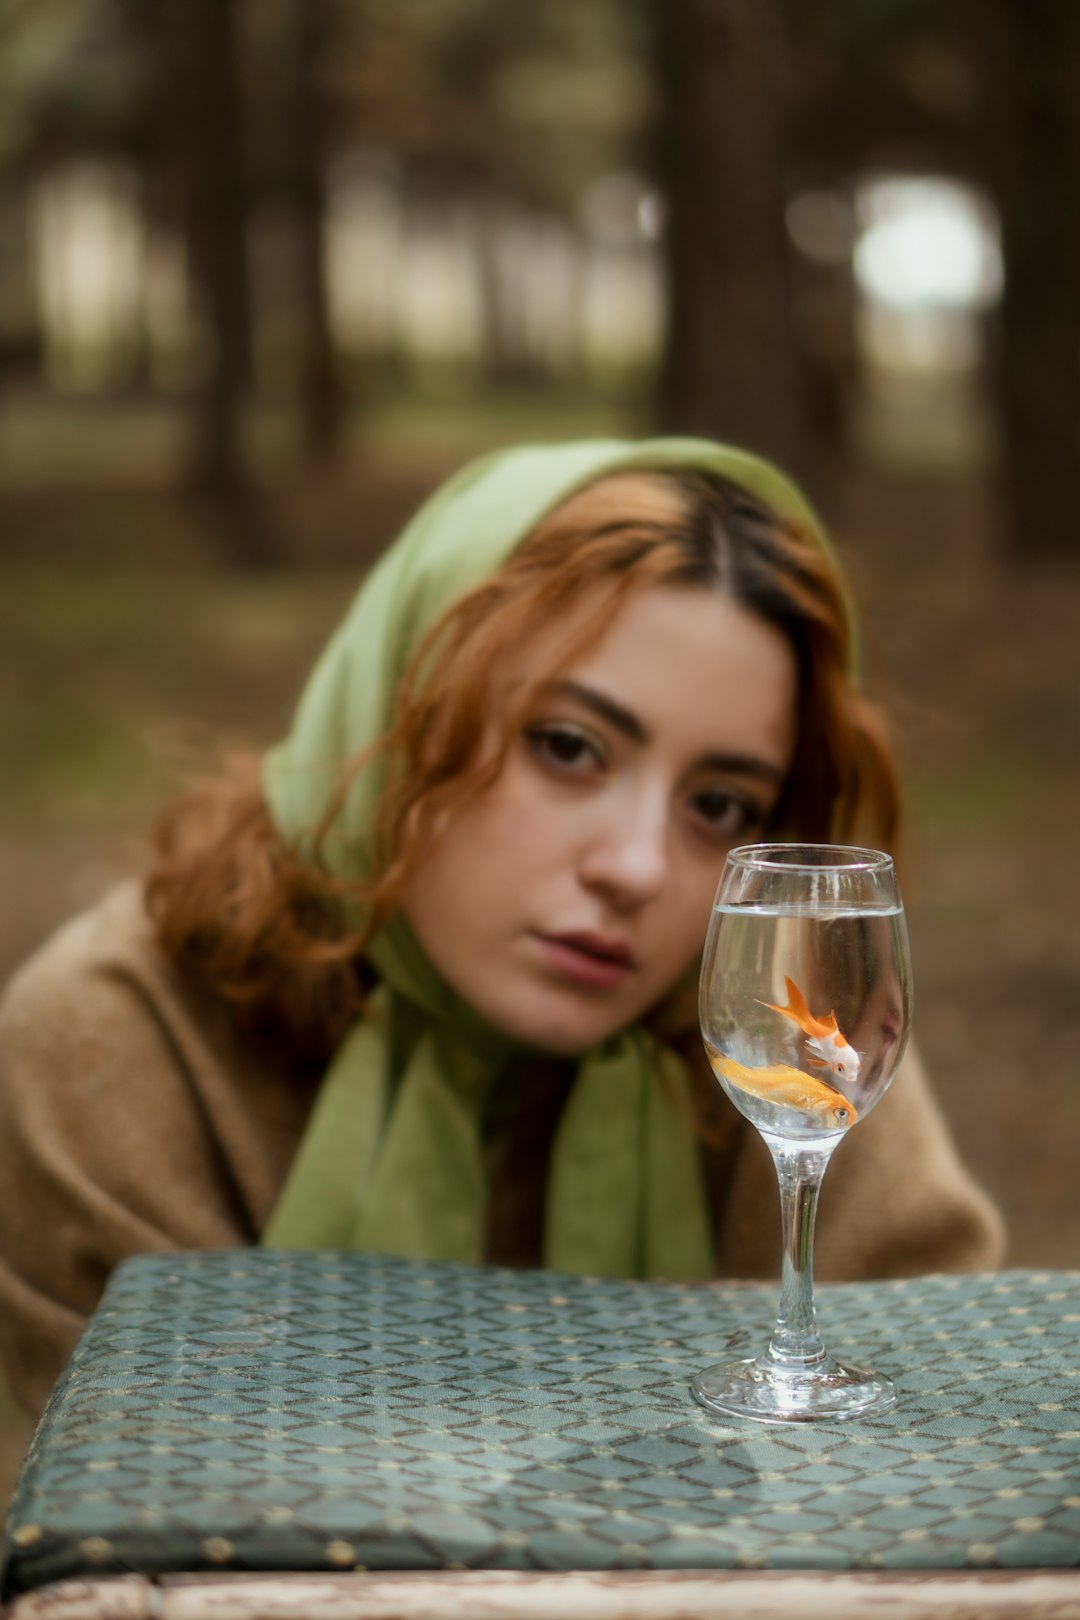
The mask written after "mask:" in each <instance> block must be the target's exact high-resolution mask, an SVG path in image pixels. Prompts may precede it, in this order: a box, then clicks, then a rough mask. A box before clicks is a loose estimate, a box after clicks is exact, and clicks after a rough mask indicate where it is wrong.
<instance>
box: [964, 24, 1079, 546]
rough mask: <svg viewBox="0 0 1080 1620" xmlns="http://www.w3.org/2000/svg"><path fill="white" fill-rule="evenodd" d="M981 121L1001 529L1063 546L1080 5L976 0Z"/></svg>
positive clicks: (1069, 503)
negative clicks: (996, 252) (994, 311)
mask: <svg viewBox="0 0 1080 1620" xmlns="http://www.w3.org/2000/svg"><path fill="white" fill-rule="evenodd" d="M972 19H973V22H977V23H978V27H977V28H976V29H975V30H973V32H972V34H971V37H972V38H973V39H981V40H982V52H983V63H984V67H985V75H984V78H983V83H982V100H983V132H984V137H985V141H986V151H987V157H988V161H989V164H990V172H991V175H992V183H993V188H994V194H995V200H996V202H997V205H998V209H999V210H1000V214H1001V231H1002V247H1003V253H1004V261H1005V290H1004V297H1003V301H1002V306H1001V321H1000V332H999V337H1000V343H999V348H998V352H997V354H996V356H995V360H996V375H997V382H998V391H999V399H1000V415H1001V420H1002V425H1003V428H1004V438H1005V446H1004V450H1005V455H1004V464H1005V468H1004V470H1005V476H1006V480H1007V521H1008V531H1009V539H1010V543H1011V545H1012V546H1013V547H1014V549H1015V550H1016V551H1017V552H1018V553H1020V552H1030V551H1033V550H1041V551H1046V552H1052V551H1066V550H1072V549H1074V548H1075V546H1076V522H1077V513H1078V512H1080V362H1078V356H1080V213H1078V211H1077V205H1076V199H1077V197H1078V196H1080V105H1078V100H1077V85H1078V84H1080V6H1077V5H1075V4H1072V3H1065V4H1062V0H1025V3H1024V4H1023V5H1017V4H1016V3H1015V0H980V3H979V4H978V5H977V6H974V7H973V10H972Z"/></svg>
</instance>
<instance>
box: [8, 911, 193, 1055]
mask: <svg viewBox="0 0 1080 1620" xmlns="http://www.w3.org/2000/svg"><path fill="white" fill-rule="evenodd" d="M125 975H131V976H134V977H136V978H138V979H142V980H153V979H160V980H164V979H167V978H168V976H169V970H168V965H167V963H166V962H165V959H164V957H163V955H162V953H161V951H160V950H159V948H158V946H157V943H156V940H155V937H154V929H153V924H152V922H151V920H150V917H149V915H148V913H147V911H146V906H145V902H144V897H143V888H142V885H141V884H140V883H138V882H136V881H134V880H131V881H128V882H124V883H120V884H117V885H116V886H115V887H113V888H111V889H109V890H108V891H107V892H106V893H105V894H104V895H103V896H102V897H101V898H100V899H99V900H98V901H97V902H96V903H95V904H94V905H92V906H90V907H88V908H87V909H86V910H85V911H82V912H79V913H78V914H77V915H76V916H74V917H72V918H71V919H70V920H69V921H68V922H66V923H64V924H63V925H62V926H61V927H60V928H59V929H57V931H56V932H55V933H54V934H52V935H51V936H50V937H49V938H48V939H46V940H45V941H44V943H43V944H41V945H40V946H39V947H38V948H37V950H35V951H34V952H33V954H32V955H31V956H29V957H28V958H27V960H26V961H25V962H24V963H23V964H22V966H21V967H19V968H17V969H16V970H15V972H14V973H13V974H12V976H11V978H10V980H9V981H8V983H7V986H6V987H5V989H4V991H3V994H2V995H0V1028H4V1027H10V1026H11V1024H12V1023H14V1024H16V1025H17V1024H18V1023H20V1022H21V1021H22V1020H23V1019H24V1018H25V1017H28V1016H30V1017H33V1018H34V1019H35V1020H37V1019H40V1018H42V1017H47V1018H54V1017H60V1016H62V1015H63V1013H64V1012H65V1011H67V1012H70V1010H71V1009H73V1008H74V1007H76V1006H77V1005H78V1003H79V1001H80V998H81V996H82V995H83V994H84V993H85V992H86V991H87V989H88V988H89V987H90V986H91V985H93V984H94V983H95V982H97V983H101V982H103V981H106V980H108V979H110V978H116V977H123V976H125Z"/></svg>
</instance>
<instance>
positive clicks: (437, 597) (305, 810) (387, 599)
mask: <svg viewBox="0 0 1080 1620" xmlns="http://www.w3.org/2000/svg"><path fill="white" fill-rule="evenodd" d="M664 468H668V469H683V470H694V471H700V472H705V473H718V474H721V475H722V476H724V477H725V478H728V479H730V480H731V481H733V482H735V483H737V484H740V485H742V487H743V488H745V489H747V490H748V491H749V492H750V493H751V494H753V495H756V496H757V497H758V498H759V499H761V500H763V501H764V502H765V503H766V504H768V505H770V506H771V507H773V508H774V510H777V511H780V512H782V513H784V514H787V515H789V516H793V517H795V518H797V519H799V520H800V521H802V522H803V523H805V524H806V525H807V526H808V527H809V528H810V529H811V530H812V531H813V532H814V533H815V534H816V535H817V536H818V537H819V538H820V540H821V544H822V546H823V549H825V550H826V552H827V551H828V542H827V541H826V540H825V538H824V536H823V535H822V533H821V530H820V527H819V525H818V523H817V520H816V519H815V517H814V514H813V512H812V511H811V509H810V508H809V507H808V505H807V503H806V502H805V500H804V499H803V497H802V496H801V495H800V493H799V492H798V490H797V489H796V488H795V487H794V486H793V485H792V484H791V483H790V482H789V481H788V480H787V479H786V478H785V477H784V476H783V475H782V474H781V473H780V472H778V471H777V470H776V469H775V468H774V467H772V466H770V465H769V464H768V463H767V462H764V461H761V460H760V459H758V458H757V457H755V456H752V455H749V454H747V453H746V452H744V451H740V450H735V449H731V448H729V447H726V446H723V445H718V444H713V443H711V442H710V441H708V440H704V439H654V440H648V441H644V442H641V443H638V444H632V443H623V442H620V441H617V440H594V441H589V442H584V443H577V444H570V445H539V446H528V447H524V448H520V449H514V450H509V451H505V452H497V453H495V454H494V455H490V456H486V457H483V458H482V459H480V460H479V461H476V462H473V463H472V464H470V465H469V466H467V467H465V468H464V469H463V470H462V471H461V472H459V473H458V474H457V475H456V476H455V477H454V478H452V479H450V480H449V481H448V482H447V483H446V484H444V485H443V486H442V488H440V489H439V490H437V491H436V492H435V494H434V495H433V496H432V497H431V498H430V499H429V500H428V501H427V502H426V503H425V505H424V506H422V507H421V509H420V510H419V512H418V513H417V514H416V516H415V517H414V518H413V519H412V521H411V522H410V523H409V524H408V526H407V527H406V528H405V530H404V531H403V532H402V534H401V535H400V536H399V537H398V539H397V541H396V542H395V543H394V545H393V546H391V547H390V549H389V550H388V551H387V552H386V553H385V554H384V555H383V557H382V558H381V559H380V561H379V562H378V563H377V565H376V566H375V568H374V569H373V570H372V572H371V574H370V575H369V577H368V579H367V581H366V582H365V584H364V585H363V586H362V588H361V590H360V592H359V594H358V596H357V598H356V601H355V602H354V604H353V607H352V609H351V610H350V612H349V614H348V615H347V617H346V618H345V620H344V622H343V624H342V625H341V626H340V628H339V629H338V631H337V633H336V634H335V635H334V637H333V638H332V639H331V641H330V643H329V644H328V646H327V648H326V650H325V651H324V653H323V655H322V657H321V658H320V660H319V662H318V664H317V665H316V667H315V670H314V672H313V674H312V676H311V679H310V681H309V683H308V685H307V687H306V689H305V691H304V693H303V695H302V697H301V701H300V704H299V708H298V710H297V714H296V719H295V722H294V725H293V729H292V731H291V733H290V735H289V737H288V738H287V739H286V740H285V741H284V742H283V743H281V744H280V745H279V746H278V747H277V748H275V749H274V750H272V751H271V752H270V753H269V754H268V755H267V757H266V760H265V762H264V786H265V792H266V797H267V801H268V804H269V806H270V810H271V813H272V815H273V817H274V820H275V823H276V825H277V827H278V828H279V830H280V831H281V833H282V834H283V835H284V836H285V837H286V838H288V839H289V840H291V841H292V842H293V843H294V844H296V845H297V847H299V848H301V849H303V847H304V841H305V839H306V838H307V837H309V836H310V834H311V832H312V829H314V828H315V827H317V826H318V825H319V823H320V821H321V820H322V818H323V816H324V814H325V812H326V810H327V807H328V805H329V803H330V800H331V796H332V794H333V792H334V789H335V787H336V785H337V781H338V776H339V772H340V770H341V767H342V764H343V762H345V761H346V760H348V759H350V758H351V757H352V756H353V755H354V754H356V753H357V752H358V751H359V750H360V749H362V748H364V747H365V746H367V745H369V744H371V743H372V742H374V741H375V739H376V738H378V737H379V736H380V735H381V734H382V733H383V732H384V731H385V729H386V727H387V725H388V724H389V720H390V715H391V710H392V705H393V699H394V693H395V690H396V687H397V684H398V682H399V680H400V678H401V676H402V674H403V673H404V671H405V669H406V667H407V666H408V664H409V661H410V659H411V657H412V655H413V653H414V651H415V650H416V647H417V646H418V644H419V642H420V640H421V638H422V636H423V634H424V632H425V631H426V630H427V629H428V628H429V627H430V626H431V625H432V624H433V623H434V621H435V619H436V618H437V617H438V616H439V615H440V613H442V611H443V610H444V609H445V608H446V607H448V606H449V605H450V604H451V603H452V602H453V601H455V600H456V599H457V598H459V597H460V596H462V595H463V594H464V593H465V592H466V591H467V590H469V589H470V588H471V587H473V586H474V585H477V584H479V583H480V582H481V581H482V580H483V579H484V578H485V577H486V576H487V575H489V574H490V573H491V572H492V571H493V570H495V569H496V568H498V567H499V565H500V564H501V563H502V562H503V561H504V560H505V559H506V558H507V556H508V555H509V554H510V553H511V552H512V551H513V549H514V548H515V546H517V545H518V543H519V542H520V541H521V540H522V539H523V538H524V537H525V535H527V534H528V533H529V531H530V530H531V529H532V528H533V527H534V526H535V525H536V523H537V522H538V521H539V519H540V518H542V517H543V516H544V515H545V514H546V513H547V512H548V511H550V510H551V509H552V508H553V507H555V506H557V505H559V503H560V502H562V501H563V500H565V499H566V498H567V496H569V495H570V494H572V493H573V492H574V491H575V490H576V489H578V488H579V487H580V486H582V485H583V484H586V483H589V482H592V481H593V480H594V479H596V478H598V477H601V476H603V475H605V474H608V473H613V472H617V471H628V470H631V469H655V470H662V469H664ZM380 782H381V773H380V770H379V769H378V767H377V766H372V767H370V768H368V769H365V770H363V771H362V772H360V773H359V774H358V775H357V776H356V778H355V779H354V782H353V785H352V787H351V790H350V792H349V794H348V796H347V797H346V799H345V801H344V804H343V807H342V809H341V811H340V814H339V815H338V816H337V817H336V818H335V823H334V828H333V832H332V837H331V838H330V839H329V840H328V841H327V844H326V846H325V847H324V858H326V859H328V861H329V863H330V865H331V866H332V867H333V868H334V869H335V870H337V871H339V872H341V873H348V874H350V875H358V874H361V873H364V872H366V871H369V870H370V866H371V862H372V859H373V852H372V848H371V839H372V832H373V821H374V806H375V804H376V802H377V799H378V794H379V789H380ZM370 956H371V959H372V961H373V962H374V965H375V967H376V968H377V970H378V972H379V975H380V984H379V988H378V990H377V991H376V993H375V996H374V998H373V1004H372V1012H371V1016H370V1017H366V1018H364V1019H362V1020H360V1021H358V1022H357V1024H356V1025H354V1027H353V1029H352V1030H351V1031H350V1033H349V1034H348V1035H347V1036H346V1038H345V1040H344V1041H343V1042H342V1044H341V1046H340V1047H339V1049H338V1051H337V1052H336V1054H335V1055H334V1058H333V1060H332V1061H331V1064H330V1068H329V1070H328V1071H327V1074H326V1076H325V1078H324V1080H323V1083H322V1086H321V1088H320V1092H319V1095H318V1097H317V1099H316V1102H315V1106H314V1109H313V1111H312V1116H311V1119H310V1121H309V1124H308V1127H307V1130H306V1132H305V1135H304V1138H303V1140H302V1142H301V1144H300V1148H299V1150H298V1152H297V1155H296V1159H295V1161H294V1163H293V1166H292V1169H291V1171H290V1174H289V1177H288V1179H287V1181H286V1184H285V1187H284V1189H283V1192H282V1194H281V1197H280V1199H279V1202H278V1204H277V1207H276V1208H275V1210H274V1212H273V1214H272V1216H271V1218H270V1222H269V1225H268V1227H267V1229H266V1231H265V1232H264V1233H263V1238H262V1241H263V1243H264V1244H267V1245H274V1246H277V1247H282V1248H345V1249H349V1248H352V1249H364V1250H380V1251H383V1252H386V1253H391V1254H398V1255H404V1256H410V1257H413V1258H417V1259H430V1260H464V1261H473V1262H476V1261H479V1260H481V1259H482V1257H483V1248H484V1233H485V1202H486V1185H485V1182H486V1177H485V1170H484V1164H483V1154H482V1145H481V1121H482V1116H483V1111H484V1108H485V1104H486V1101H487V1098H488V1095H489V1092H490V1089H491V1087H492V1086H493V1085H495V1084H499V1083H503V1084H509V1085H512V1084H513V1083H514V1081H513V1074H512V1069H513V1065H514V1061H515V1056H519V1055H520V1054H515V1051H514V1049H513V1048H512V1046H511V1045H510V1043H509V1042H508V1041H506V1040H505V1039H504V1038H503V1037H502V1036H501V1035H499V1034H498V1033H497V1032H496V1031H494V1030H493V1029H491V1028H490V1026H488V1025H486V1024H484V1023H482V1022H481V1020H480V1019H479V1018H478V1016H477V1015H476V1014H475V1013H473V1012H472V1010H471V1009H470V1008H469V1007H467V1006H465V1005H464V1003H462V1002H461V1001H460V999H459V998H457V997H456V996H455V995H454V993H453V992H452V991H451V990H450V988H449V987H448V986H447V985H446V983H445V982H444V981H443V980H442V978H441V977H440V976H439V975H438V974H437V973H436V971H435V969H434V968H433V967H432V965H431V963H430V962H429V961H428V960H427V958H426V956H425V955H424V953H423V952H422V951H421V950H420V947H419V946H418V944H417V943H416V941H415V939H414V938H413V936H412V934H411V932H410V930H409V929H408V927H407V926H406V924H405V923H404V921H403V919H401V918H400V917H396V918H394V919H393V920H392V921H391V923H390V924H389V925H388V926H387V927H386V928H385V929H383V930H382V932H381V933H380V934H379V936H378V937H377V938H376V940H375V941H374V942H373V944H372V947H371V950H370ZM686 1085H687V1077H686V1075H685V1073H684V1071H683V1069H682V1066H681V1064H680V1063H679V1062H678V1060H677V1059H676V1058H675V1056H674V1054H672V1053H671V1052H670V1051H668V1050H666V1049H665V1048H663V1047H661V1046H660V1044H659V1043H658V1042H657V1041H656V1040H654V1039H653V1037H652V1036H651V1035H649V1034H648V1033H647V1032H646V1031H644V1030H642V1029H639V1028H633V1029H628V1030H625V1031H623V1032H621V1033H620V1034H618V1035H616V1036H614V1037H612V1038H611V1039H609V1040H608V1041H606V1042H604V1043H603V1044H602V1045H601V1046H600V1047H598V1048H596V1049H595V1050H593V1051H590V1052H587V1053H585V1054H584V1055H583V1056H582V1057H581V1059H580V1060H579V1064H578V1072H577V1076H576V1079H575V1081H574V1084H573V1087H572V1090H571V1093H570V1097H569V1100H568V1102H567V1105H566V1107H565V1109H564V1112H563V1115H562V1118H561V1120H560V1123H559V1128H558V1132H557V1134H556V1139H555V1143H554V1146H553V1149H552V1159H551V1166H550V1170H549V1176H548V1186H547V1196H546V1200H545V1202H546V1216H545V1230H544V1250H543V1258H544V1263H545V1265H547V1266H550V1267H552V1268H553V1269H555V1270H559V1271H568V1272H575V1273H578V1274H595V1275H603V1276H620V1277H669V1278H673V1279H680V1280H695V1279H700V1278H705V1277H709V1276H711V1275H713V1273H714V1269H715V1268H714V1262H713V1257H712V1252H711V1242H710V1236H709V1221H708V1215H707V1209H706V1201H705V1195H704V1189H703V1185H702V1179H701V1171H700V1165H699V1157H698V1150H697V1144H696V1141H695V1138H694V1135H693V1132H692V1130H691V1128H690V1126H689V1124H688V1123H687V1120H686V1111H685V1109H680V1108H679V1107H678V1106H673V1104H672V1100H671V1099H672V1097H673V1096H675V1097H678V1094H679V1093H683V1094H685V1089H686Z"/></svg>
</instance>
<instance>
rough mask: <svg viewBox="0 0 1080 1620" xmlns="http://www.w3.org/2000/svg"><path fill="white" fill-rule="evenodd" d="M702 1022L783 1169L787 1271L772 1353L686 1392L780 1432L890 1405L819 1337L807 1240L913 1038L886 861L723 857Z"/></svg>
mask: <svg viewBox="0 0 1080 1620" xmlns="http://www.w3.org/2000/svg"><path fill="white" fill-rule="evenodd" d="M700 1013H701V1030H702V1035H703V1037H704V1041H705V1047H706V1050H707V1052H708V1055H709V1062H710V1064H711V1065H712V1068H713V1071H714V1073H715V1074H716V1076H717V1078H718V1080H719V1081H720V1084H721V1085H722V1086H723V1088H724V1090H725V1091H726V1092H727V1095H728V1096H729V1097H730V1098H731V1101H732V1102H733V1103H734V1104H735V1106H736V1108H738V1110H739V1111H740V1113H742V1114H745V1115H746V1118H747V1119H749V1120H750V1121H751V1123H752V1124H753V1125H755V1126H756V1127H757V1129H758V1130H759V1131H760V1133H761V1135H762V1137H763V1138H764V1141H765V1145H766V1146H767V1147H768V1149H769V1152H770V1153H771V1154H772V1158H773V1163H774V1164H775V1166H776V1173H777V1177H778V1179H779V1182H780V1209H781V1221H782V1227H783V1270H782V1276H781V1283H780V1308H779V1313H778V1316H777V1320H776V1326H775V1329H774V1331H773V1336H772V1340H771V1342H770V1343H769V1346H768V1348H767V1349H766V1350H765V1351H764V1352H763V1353H762V1354H761V1355H759V1356H756V1357H751V1358H749V1359H747V1360H741V1361H731V1362H725V1363H721V1364H719V1365H718V1366H715V1367H708V1368H706V1369H705V1371H704V1372H701V1373H699V1374H698V1375H697V1377H696V1378H695V1379H694V1380H693V1382H692V1384H691V1386H690V1387H691V1391H692V1393H693V1395H694V1397H695V1399H696V1400H698V1401H699V1402H700V1403H701V1405H702V1406H705V1407H707V1408H708V1409H709V1410H710V1411H716V1412H725V1413H732V1414H735V1415H737V1416H741V1417H751V1418H760V1419H763V1420H764V1421H766V1422H773V1423H786V1422H805V1421H807V1420H813V1419H825V1420H836V1419H838V1418H851V1417H861V1416H865V1415H868V1414H871V1413H880V1412H884V1411H887V1410H888V1408H889V1407H890V1406H892V1405H893V1404H894V1402H895V1400H896V1394H895V1391H894V1389H893V1385H892V1383H891V1381H890V1380H889V1379H888V1378H885V1377H882V1376H880V1375H878V1374H876V1373H874V1372H871V1371H869V1370H868V1369H866V1368H863V1367H857V1366H848V1365H844V1364H843V1363H841V1362H839V1361H836V1360H835V1359H834V1358H833V1357H832V1356H831V1355H829V1354H828V1352H827V1351H826V1349H825V1346H824V1345H823V1344H822V1342H821V1339H820V1338H819V1336H818V1332H817V1325H816V1321H815V1314H814V1294H813V1239H814V1215H815V1212H816V1208H817V1199H818V1193H819V1191H820V1187H821V1180H822V1177H823V1175H824V1173H825V1167H826V1165H827V1164H828V1162H829V1160H830V1158H831V1157H832V1154H833V1152H834V1151H835V1149H836V1148H837V1147H839V1145H840V1143H841V1142H842V1141H843V1139H844V1137H845V1136H846V1135H847V1132H848V1131H849V1130H850V1129H851V1127H852V1126H853V1125H855V1124H857V1123H858V1122H859V1121H860V1120H863V1119H865V1118H866V1116H867V1114H868V1113H869V1112H870V1110H871V1108H873V1106H874V1104H875V1103H876V1102H877V1101H878V1099H879V1098H880V1097H881V1096H882V1095H883V1094H884V1092H885V1090H886V1089H887V1087H888V1086H889V1083H890V1082H891V1080H892V1078H893V1075H894V1074H895V1072H896V1067H897V1064H898V1063H899V1061H900V1057H901V1054H902V1052H903V1049H904V1045H905V1043H906V1040H907V1034H908V1027H909V1024H910V1019H911V972H910V965H909V958H908V943H907V929H906V926H905V922H904V911H903V906H902V904H901V901H900V892H899V889H898V887H897V882H896V873H895V871H894V870H893V863H892V860H891V859H890V857H889V856H888V855H885V854H882V853H881V852H880V851H878V850H872V849H856V848H851V847H849V846H846V845H842V844H754V845H747V846H745V847H743V848H740V849H734V850H732V851H731V853H730V854H729V855H728V857H727V863H726V865H725V867H724V871H723V875H722V876H721V879H720V885H719V887H718V889H717V891H716V899H715V902H714V905H713V912H712V919H711V921H710V924H709V933H708V938H707V941H706V945H705V954H704V958H703V961H702V968H701V992H700ZM851 1151H854V1150H851ZM883 1218H885V1217H884V1212H883Z"/></svg>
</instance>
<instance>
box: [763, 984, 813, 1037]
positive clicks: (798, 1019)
mask: <svg viewBox="0 0 1080 1620" xmlns="http://www.w3.org/2000/svg"><path fill="white" fill-rule="evenodd" d="M784 983H785V985H786V986H787V993H788V1002H787V1006H786V1007H781V1006H780V1005H779V1004H778V1003H777V1002H775V1001H761V1000H759V1001H758V1006H759V1007H768V1009H769V1011H770V1012H776V1013H779V1014H780V1016H781V1018H790V1019H791V1022H792V1023H793V1024H798V1026H799V1028H800V1029H801V1030H802V1032H803V1034H804V1035H814V1034H818V1033H820V1032H819V1031H818V1030H817V1028H816V1023H817V1020H816V1019H815V1018H814V1015H813V1013H812V1012H811V1011H810V1008H809V1007H808V1006H807V1005H806V997H805V996H804V995H803V993H802V991H801V990H800V989H799V987H798V985H797V984H796V983H795V980H794V979H789V978H787V977H786V976H785V978H784Z"/></svg>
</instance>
